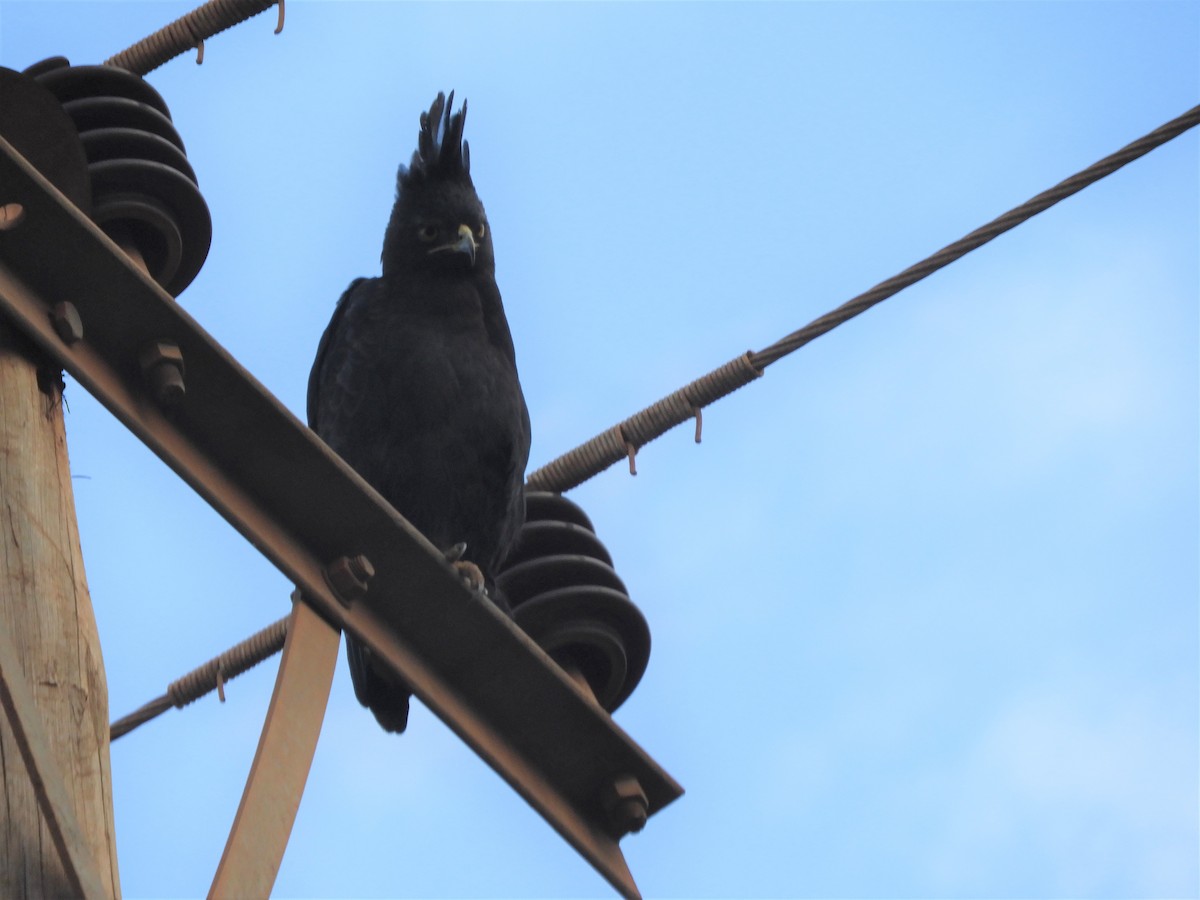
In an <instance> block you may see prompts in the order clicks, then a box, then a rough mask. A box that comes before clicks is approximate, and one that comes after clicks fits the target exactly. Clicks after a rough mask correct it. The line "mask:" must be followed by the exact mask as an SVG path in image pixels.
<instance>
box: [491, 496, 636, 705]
mask: <svg viewBox="0 0 1200 900" xmlns="http://www.w3.org/2000/svg"><path fill="white" fill-rule="evenodd" d="M525 503H526V506H525V510H526V512H525V525H524V526H523V527H522V529H521V532H520V534H519V535H518V536H517V540H516V543H515V544H514V546H513V549H512V551H511V552H510V553H509V556H508V558H507V559H506V560H505V562H504V565H503V566H502V567H501V570H500V572H499V574H498V575H497V576H496V586H497V588H498V589H499V590H500V591H501V592H502V593H503V594H504V596H505V597H506V598H507V600H508V601H509V603H510V604H511V605H512V608H513V618H514V620H515V621H516V622H517V624H518V625H520V626H521V628H523V629H524V630H525V631H526V633H527V634H529V636H530V637H532V638H533V639H534V641H536V642H537V643H538V645H539V646H540V647H541V648H542V649H543V650H545V651H546V653H548V654H549V655H550V657H551V658H552V659H554V660H555V661H556V662H557V663H558V664H559V665H560V666H562V667H563V668H564V669H567V670H576V671H578V672H579V674H580V675H582V676H583V678H584V679H585V680H586V681H587V683H588V685H589V686H590V687H591V689H592V693H593V694H594V695H595V696H596V700H597V702H599V703H600V705H601V706H603V707H604V708H605V709H607V710H608V711H609V712H611V711H613V710H615V709H616V708H617V707H618V706H620V705H621V703H622V702H624V700H625V699H626V698H627V697H628V696H629V695H630V694H631V693H632V692H633V689H634V688H635V687H637V684H638V682H639V681H640V680H641V677H642V675H643V674H644V673H645V671H646V664H647V663H648V662H649V659H650V629H649V627H648V626H647V625H646V620H645V618H644V617H643V616H642V614H641V612H639V611H638V608H637V607H636V606H634V604H633V601H631V600H630V599H629V596H628V594H627V593H626V590H625V585H624V583H623V582H622V581H621V579H620V577H619V576H618V575H617V573H616V572H615V571H614V570H613V567H612V557H611V556H610V555H609V553H608V550H607V549H605V547H604V545H603V544H602V543H601V542H600V540H599V538H597V537H596V534H595V529H594V528H593V526H592V522H591V520H590V519H589V518H588V517H587V515H586V514H585V513H584V512H583V510H581V509H580V508H579V507H578V506H577V505H576V504H574V503H573V502H571V501H570V500H568V499H566V498H565V497H563V496H562V495H560V494H552V493H548V492H544V491H531V492H530V493H528V494H526V497H525Z"/></svg>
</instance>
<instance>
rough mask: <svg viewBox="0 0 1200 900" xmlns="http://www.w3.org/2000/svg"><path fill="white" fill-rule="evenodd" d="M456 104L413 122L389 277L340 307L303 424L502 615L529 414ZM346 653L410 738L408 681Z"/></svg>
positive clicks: (518, 520) (359, 654)
mask: <svg viewBox="0 0 1200 900" xmlns="http://www.w3.org/2000/svg"><path fill="white" fill-rule="evenodd" d="M453 105H454V93H453V92H451V94H450V98H449V101H447V100H446V97H445V96H444V95H443V94H438V96H437V99H436V100H435V101H434V102H433V105H432V106H431V107H430V108H429V111H428V112H427V113H424V112H423V113H421V128H420V132H419V134H418V139H417V150H416V152H415V153H414V154H413V157H412V161H411V162H410V164H409V165H408V166H407V167H405V166H401V167H400V172H399V175H398V176H397V189H396V203H395V205H394V206H393V208H392V215H391V219H390V221H389V222H388V225H387V230H386V231H385V232H384V237H383V257H382V259H383V274H382V276H381V277H378V278H359V279H356V280H355V281H354V282H353V283H351V285H350V287H349V288H348V289H347V290H346V292H345V293H344V294H343V295H342V298H341V299H340V300H339V301H338V304H337V308H336V309H335V310H334V313H333V319H332V321H330V323H329V327H328V328H326V330H325V334H324V335H323V336H322V338H321V343H320V346H319V347H318V348H317V358H316V361H315V362H314V363H313V368H312V374H311V375H310V376H309V382H308V424H309V426H310V427H311V428H312V429H313V430H314V431H316V432H317V434H318V435H320V436H321V438H322V439H324V441H325V442H326V443H327V444H328V445H329V446H330V447H331V448H333V450H334V451H335V452H336V453H338V454H339V455H340V456H341V457H342V458H343V459H344V460H346V462H347V463H349V464H350V465H351V466H352V467H353V468H354V469H355V470H357V471H358V473H359V474H360V475H362V477H363V478H364V479H366V481H367V482H368V483H369V484H371V486H372V487H374V488H375V489H376V490H377V491H379V493H380V494H382V495H383V496H384V497H385V498H386V499H387V500H388V502H389V503H391V504H392V506H394V507H395V508H396V509H397V511H399V513H400V514H401V515H402V516H404V517H405V518H406V519H408V521H409V522H411V523H412V524H413V525H414V526H415V527H416V528H417V529H418V530H419V531H421V532H422V533H423V534H424V535H425V536H426V537H427V538H428V539H429V540H430V541H431V542H432V543H433V544H434V546H436V547H439V548H441V549H442V550H443V551H444V552H445V553H446V555H447V559H448V560H451V561H452V562H456V565H458V566H459V567H461V568H462V569H466V570H472V565H473V566H474V567H477V568H476V569H473V571H474V572H475V573H476V575H475V578H474V579H473V580H474V581H480V580H481V581H482V582H483V585H482V586H480V587H481V590H482V591H483V592H485V593H486V592H487V591H488V590H490V591H491V595H492V599H493V600H494V601H496V602H497V605H499V606H501V607H502V608H505V604H504V603H503V600H502V598H500V597H498V596H497V594H496V591H495V588H494V586H493V584H492V576H493V574H494V573H495V571H496V568H497V566H498V565H499V564H500V562H501V561H502V560H503V558H504V556H505V554H506V552H507V551H508V549H509V546H510V545H511V544H512V542H513V539H514V538H515V537H516V534H517V531H518V530H519V529H520V527H521V524H522V523H523V521H524V518H525V495H524V487H523V486H524V480H525V463H526V461H527V459H528V456H529V413H528V411H527V410H526V408H525V398H524V396H523V395H522V393H521V385H520V382H519V381H518V379H517V365H516V357H515V354H514V352H513V341H512V336H511V335H510V333H509V329H508V321H507V319H506V318H505V316H504V307H503V305H502V304H501V302H500V291H499V289H498V288H497V287H496V279H495V269H496V264H495V259H494V257H493V255H492V235H491V231H490V229H489V227H488V221H487V216H486V215H485V214H484V211H483V204H482V203H480V201H479V197H478V196H477V195H476V193H475V186H474V184H473V183H472V181H471V173H470V166H471V162H470V150H469V148H468V146H467V143H466V141H464V140H463V139H462V134H463V124H464V122H465V120H466V115H467V104H466V103H465V102H464V103H463V105H462V109H461V110H459V111H458V112H457V113H454V114H453V115H452V114H451V108H452V107H453ZM464 543H465V545H466V547H465V550H464V549H463V548H462V546H461V545H462V544H464ZM460 558H461V559H460ZM346 644H347V657H348V660H349V663H350V674H351V676H352V677H353V680H354V691H355V694H356V695H357V697H358V700H359V702H360V703H362V704H363V706H366V707H368V708H369V709H370V710H371V711H372V712H374V713H375V717H376V719H378V720H379V724H380V725H382V726H383V727H384V728H385V729H386V730H387V731H393V732H400V731H403V730H404V728H405V726H406V725H407V723H408V700H409V693H410V692H409V690H408V688H407V686H406V685H404V684H403V683H399V682H397V681H396V680H395V679H394V678H393V677H392V676H390V675H389V674H388V673H387V672H386V671H384V670H382V669H380V668H378V667H377V666H376V665H375V664H374V663H373V661H372V659H371V655H370V651H369V650H368V649H367V648H365V647H363V646H361V645H359V644H358V643H356V642H355V641H354V640H353V639H351V638H350V637H349V636H347V640H346Z"/></svg>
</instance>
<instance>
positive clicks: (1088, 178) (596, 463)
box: [527, 106, 1200, 493]
mask: <svg viewBox="0 0 1200 900" xmlns="http://www.w3.org/2000/svg"><path fill="white" fill-rule="evenodd" d="M1197 124H1200V106H1195V107H1193V108H1192V109H1190V110H1188V111H1187V112H1186V113H1184V114H1183V115H1181V116H1179V117H1178V118H1175V119H1172V120H1171V121H1170V122H1167V123H1166V124H1165V125H1162V126H1161V127H1159V128H1156V129H1154V131H1152V132H1150V133H1149V134H1147V135H1146V136H1144V137H1141V138H1138V139H1137V140H1136V141H1134V142H1133V143H1131V144H1129V145H1127V146H1125V147H1123V148H1121V149H1120V150H1118V151H1117V152H1116V153H1113V154H1112V155H1110V156H1106V157H1104V159H1102V160H1100V161H1099V162H1096V163H1093V164H1092V165H1090V166H1088V167H1087V168H1086V169H1084V170H1083V171H1081V172H1078V173H1076V174H1075V175H1072V176H1071V177H1070V178H1067V179H1066V180H1064V181H1061V182H1059V183H1058V184H1056V185H1055V186H1054V187H1052V188H1050V189H1049V190H1047V191H1043V192H1042V193H1040V194H1038V195H1037V196H1036V197H1033V198H1031V199H1029V200H1027V201H1026V202H1024V203H1022V204H1021V205H1020V206H1017V207H1015V208H1014V209H1010V210H1009V211H1008V212H1006V213H1004V215H1002V216H999V217H998V218H995V219H993V220H992V221H991V222H989V223H988V224H986V225H984V226H982V227H981V228H976V229H975V230H974V231H972V232H971V233H970V234H968V235H966V236H965V237H963V238H960V239H959V240H957V241H955V242H954V243H952V244H949V245H948V246H946V247H943V248H942V249H941V250H939V251H938V252H937V253H934V254H933V255H932V256H929V257H927V258H925V259H923V260H922V261H921V262H919V263H917V264H916V265H913V266H909V267H908V268H907V269H905V270H904V271H903V272H901V273H899V274H898V275H893V276H892V277H891V278H889V279H887V280H886V281H881V282H880V283H879V284H877V285H875V287H873V288H871V289H870V290H869V291H866V292H865V293H862V294H859V295H858V296H857V297H854V298H853V299H851V300H848V301H846V302H845V303H843V304H842V305H841V306H839V307H838V308H837V309H834V310H831V311H830V312H827V313H825V315H823V316H821V317H820V318H817V319H814V320H813V321H812V322H810V323H809V324H807V325H805V326H804V327H803V328H801V329H799V330H798V331H793V332H792V333H791V334H789V335H787V336H786V337H784V338H782V339H780V340H778V341H776V342H775V343H774V344H771V345H770V346H769V347H765V348H763V349H762V350H759V351H758V352H756V353H755V352H750V353H747V354H745V355H744V356H740V357H738V358H737V359H735V360H733V361H731V362H729V363H726V364H725V365H724V366H721V367H720V368H719V369H716V370H714V371H713V372H710V373H709V374H708V375H705V376H704V377H703V378H700V379H697V380H696V381H693V382H692V383H691V384H689V385H687V386H686V387H684V388H682V389H681V390H678V391H675V392H674V393H672V394H668V395H667V396H666V397H664V398H663V399H662V400H659V401H658V402H657V403H655V404H652V405H651V406H648V407H646V408H645V409H643V410H642V411H641V412H639V413H637V414H635V415H633V416H630V417H629V418H628V419H626V420H624V421H623V422H621V423H619V424H617V425H614V426H613V427H612V428H609V429H608V430H607V431H604V432H601V433H600V434H598V435H596V436H595V437H594V438H592V439H591V440H589V441H585V442H584V443H582V444H580V445H579V446H578V447H576V448H575V449H574V450H570V451H568V452H567V453H565V454H563V455H562V456H560V457H559V458H558V459H556V460H554V461H552V462H550V463H547V464H546V465H545V466H543V467H542V468H540V469H537V470H536V471H534V472H532V473H530V475H529V477H528V479H527V484H528V485H529V486H530V487H532V488H535V489H537V490H541V491H555V492H557V493H563V492H564V491H568V490H570V489H571V488H573V487H576V486H578V485H580V484H582V483H583V482H585V481H587V480H588V479H589V478H591V477H593V476H594V475H598V474H600V473H601V472H603V471H604V470H605V469H607V468H608V467H609V466H611V465H613V463H616V462H619V461H620V460H622V459H628V460H629V462H630V471H631V472H633V473H634V474H636V470H635V469H634V467H633V457H634V454H636V453H637V450H638V449H639V448H640V447H642V446H643V445H644V444H647V443H649V442H650V441H652V440H654V439H655V438H656V437H659V436H660V435H662V434H665V433H666V432H667V431H669V430H670V429H671V428H674V427H675V426H676V425H680V424H682V423H683V422H686V421H688V420H690V419H692V418H693V417H694V418H695V419H696V422H697V432H696V440H697V442H699V440H700V433H699V422H700V419H699V416H700V410H701V409H702V408H703V407H704V406H707V405H708V404H710V403H713V402H715V401H717V400H719V399H720V398H721V397H724V396H726V395H727V394H730V393H732V392H733V391H735V390H737V389H738V388H740V387H742V386H743V385H746V384H749V383H750V382H751V381H753V380H754V379H755V378H757V377H758V376H759V375H761V374H762V372H763V370H764V369H765V368H766V367H767V366H769V365H771V364H772V363H774V362H778V361H779V360H780V359H782V358H783V357H785V356H787V355H788V354H789V353H793V352H795V351H796V350H799V349H800V348H801V347H803V346H804V345H805V344H807V343H809V342H810V341H812V340H814V339H816V338H818V337H820V336H821V335H823V334H825V333H826V332H829V331H832V330H833V329H834V328H837V327H838V326H839V325H841V324H842V323H843V322H847V321H849V320H850V319H853V318H854V317H855V316H857V315H859V314H860V313H864V312H866V311H867V310H868V309H870V308H871V307H872V306H874V305H875V304H877V303H881V302H882V301H884V300H886V299H888V298H889V297H891V296H893V295H895V294H897V293H899V292H900V291H902V290H904V288H906V287H908V286H910V285H913V284H916V283H917V282H918V281H920V280H921V279H923V278H926V277H928V276H929V275H932V274H933V273H934V272H936V271H937V270H938V269H940V268H942V267H943V266H947V265H949V264H950V263H952V262H954V261H955V260H956V259H960V258H962V257H963V256H966V255H967V254H968V253H970V252H971V251H972V250H974V249H976V248H977V247H982V246H983V245H984V244H986V243H987V242H988V241H990V240H992V239H993V238H996V237H998V236H1000V235H1001V234H1003V233H1004V232H1006V231H1008V230H1010V229H1012V228H1015V227H1016V226H1017V225H1020V224H1021V223H1022V222H1024V221H1026V220H1028V219H1031V218H1033V217H1034V216H1036V215H1037V214H1038V213H1040V212H1043V211H1044V210H1047V209H1049V208H1050V207H1051V206H1053V205H1054V204H1056V203H1058V202H1059V201H1060V200H1065V199H1066V198H1067V197H1070V196H1071V195H1072V194H1075V193H1078V192H1079V191H1081V190H1083V189H1084V188H1085V187H1087V186H1088V185H1090V184H1093V183H1094V182H1097V181H1099V180H1100V179H1101V178H1104V177H1105V176H1107V175H1111V174H1112V173H1113V172H1115V171H1117V169H1119V168H1121V167H1122V166H1124V165H1126V164H1128V163H1131V162H1133V160H1135V159H1137V158H1138V157H1140V156H1144V155H1145V154H1147V153H1149V152H1150V151H1151V150H1153V149H1154V148H1155V147H1159V146H1161V145H1162V144H1165V143H1166V142H1167V141H1169V140H1171V139H1172V138H1175V137H1178V136H1179V135H1181V134H1183V133H1184V132H1185V131H1187V130H1188V129H1189V128H1193V127H1195V126H1196V125H1197Z"/></svg>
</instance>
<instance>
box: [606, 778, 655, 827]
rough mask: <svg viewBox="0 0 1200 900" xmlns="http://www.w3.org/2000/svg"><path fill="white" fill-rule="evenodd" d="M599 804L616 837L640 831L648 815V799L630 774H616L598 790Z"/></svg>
mask: <svg viewBox="0 0 1200 900" xmlns="http://www.w3.org/2000/svg"><path fill="white" fill-rule="evenodd" d="M600 805H601V806H602V807H603V808H604V813H605V815H607V816H608V824H609V826H610V827H611V828H612V830H613V833H614V835H615V836H616V837H618V838H620V837H623V836H624V835H627V834H629V833H631V832H638V831H641V830H642V828H644V827H645V825H646V819H647V818H649V816H650V801H649V800H647V799H646V792H645V791H643V790H642V786H641V785H640V784H639V783H638V780H637V779H636V778H634V777H633V776H632V775H618V776H616V777H615V778H614V779H613V780H612V781H610V782H609V783H608V784H606V785H605V786H604V788H603V789H602V790H601V791H600Z"/></svg>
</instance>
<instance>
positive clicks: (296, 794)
mask: <svg viewBox="0 0 1200 900" xmlns="http://www.w3.org/2000/svg"><path fill="white" fill-rule="evenodd" d="M294 599H295V605H294V606H293V607H292V615H291V619H290V621H289V622H288V631H287V642H286V643H285V644H284V645H283V659H282V660H281V661H280V663H279V675H278V676H277V677H276V679H275V692H274V693H273V694H272V695H271V706H270V709H268V710H267V721H266V723H265V724H264V725H263V731H262V737H261V738H259V741H258V750H257V751H256V752H255V754H254V763H253V764H252V765H251V767H250V776H249V777H248V778H247V779H246V790H245V792H244V793H243V794H242V802H241V804H240V805H239V806H238V811H237V817H236V818H235V819H234V821H233V828H231V829H230V831H229V840H228V842H226V844H225V852H224V853H223V854H222V855H221V862H220V863H219V864H218V865H217V874H216V876H215V877H214V878H213V883H212V887H211V888H210V889H209V892H208V896H209V900H224V898H229V900H237V898H238V897H269V896H270V895H271V886H272V885H273V884H274V883H275V876H276V875H277V874H278V873H279V864H280V863H281V862H282V861H283V851H284V850H286V849H287V842H288V837H290V836H291V833H292V824H293V823H294V822H295V821H296V812H297V811H298V810H299V809H300V796H301V795H302V794H303V793H304V783H305V781H307V780H308V771H309V769H311V768H312V761H313V754H314V753H316V751H317V738H318V737H319V736H320V734H321V723H322V722H323V721H324V720H325V708H326V706H328V704H329V688H330V687H331V686H332V685H333V670H334V666H335V665H336V664H337V657H338V645H339V644H340V643H341V640H342V635H341V632H339V631H338V630H337V629H336V628H333V627H331V626H330V625H329V623H328V622H326V621H325V620H324V619H322V618H321V617H320V616H319V615H317V614H316V613H315V612H314V611H313V610H312V607H310V606H307V605H306V604H304V603H303V602H301V601H300V598H299V597H296V598H294Z"/></svg>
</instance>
